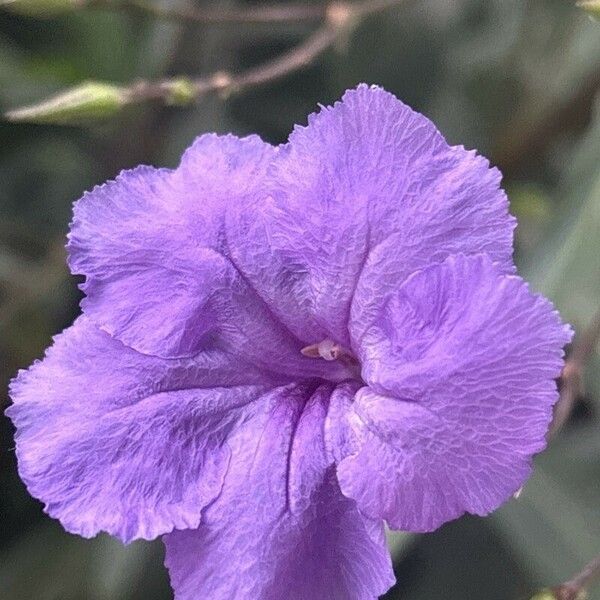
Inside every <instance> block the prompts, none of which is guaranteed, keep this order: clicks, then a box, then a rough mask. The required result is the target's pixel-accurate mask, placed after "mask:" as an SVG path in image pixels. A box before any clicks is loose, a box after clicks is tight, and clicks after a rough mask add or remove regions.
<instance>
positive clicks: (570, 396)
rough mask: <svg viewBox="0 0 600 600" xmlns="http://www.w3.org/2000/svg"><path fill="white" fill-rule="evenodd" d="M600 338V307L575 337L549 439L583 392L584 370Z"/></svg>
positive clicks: (562, 423) (559, 427) (567, 416)
mask: <svg viewBox="0 0 600 600" xmlns="http://www.w3.org/2000/svg"><path fill="white" fill-rule="evenodd" d="M599 339H600V309H598V311H597V312H596V314H595V315H594V317H593V318H592V320H591V322H590V324H589V325H588V327H587V329H585V331H584V332H583V333H582V334H581V335H580V336H578V337H577V338H575V342H574V343H573V349H572V351H571V354H570V356H569V358H568V360H567V361H566V363H565V366H564V369H563V372H562V375H561V380H560V381H561V389H560V399H559V401H558V403H557V404H556V406H555V408H554V418H553V420H552V425H551V427H550V431H549V432H548V439H550V438H552V437H554V436H555V435H556V434H557V433H558V431H559V430H560V429H561V428H562V427H563V425H564V424H565V423H566V422H567V420H568V418H569V416H570V415H571V412H572V411H573V408H574V407H575V404H576V402H577V398H578V397H579V395H580V393H581V382H582V375H583V370H584V368H585V365H586V363H587V361H588V359H589V358H590V356H591V355H592V353H593V352H594V349H595V348H596V345H597V343H598V340H599Z"/></svg>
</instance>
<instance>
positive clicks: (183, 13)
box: [80, 0, 327, 25]
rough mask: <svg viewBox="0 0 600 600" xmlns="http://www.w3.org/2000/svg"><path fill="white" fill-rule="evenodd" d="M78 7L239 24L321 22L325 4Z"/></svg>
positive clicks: (95, 2)
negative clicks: (229, 6) (238, 6)
mask: <svg viewBox="0 0 600 600" xmlns="http://www.w3.org/2000/svg"><path fill="white" fill-rule="evenodd" d="M80 6H81V8H97V9H101V10H104V9H108V10H124V11H127V12H132V13H138V14H147V15H150V16H153V17H156V18H159V19H166V20H172V21H188V22H191V23H199V24H204V25H236V24H241V23H247V24H257V23H269V24H275V23H294V22H305V21H322V20H323V19H325V18H326V16H327V5H320V6H319V5H317V6H314V5H302V4H301V5H294V4H288V5H284V6H282V5H275V4H273V5H269V6H256V7H244V8H241V7H240V8H218V7H208V6H207V7H203V8H195V7H193V6H188V7H174V6H170V7H166V6H158V5H157V4H154V3H148V2H145V1H144V0H88V1H87V2H85V1H84V2H82V3H81V5H80Z"/></svg>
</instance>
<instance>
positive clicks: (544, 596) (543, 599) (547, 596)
mask: <svg viewBox="0 0 600 600" xmlns="http://www.w3.org/2000/svg"><path fill="white" fill-rule="evenodd" d="M531 600H558V599H557V597H556V595H555V594H554V592H553V591H552V590H549V589H545V590H540V591H539V592H538V593H537V594H536V595H535V596H532V597H531Z"/></svg>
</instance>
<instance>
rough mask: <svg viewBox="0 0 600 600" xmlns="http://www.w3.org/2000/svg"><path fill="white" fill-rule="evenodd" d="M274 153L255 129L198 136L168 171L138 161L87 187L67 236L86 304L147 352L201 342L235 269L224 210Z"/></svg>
mask: <svg viewBox="0 0 600 600" xmlns="http://www.w3.org/2000/svg"><path fill="white" fill-rule="evenodd" d="M274 153H275V149H274V148H273V147H272V146H270V145H269V144H266V143H264V142H262V141H261V140H260V139H259V138H258V137H256V136H251V137H248V138H244V139H238V138H235V137H234V136H224V137H218V136H215V135H205V136H202V137H200V138H198V139H197V140H196V142H195V143H194V145H193V146H192V147H191V148H190V149H189V150H188V151H187V152H186V154H185V155H184V157H183V159H182V162H181V165H180V166H179V168H178V169H176V170H175V171H171V170H168V169H153V168H151V167H139V168H137V169H133V170H132V171H124V172H123V173H121V175H119V177H117V179H116V180H115V181H112V182H109V183H107V184H105V185H103V186H99V187H97V188H95V189H94V190H93V191H92V192H90V193H87V194H86V195H84V197H83V198H82V199H81V200H80V201H79V202H78V203H77V204H76V205H75V209H74V219H73V223H72V227H71V233H70V235H69V244H68V250H69V264H70V266H71V269H72V271H73V272H74V273H80V274H83V275H85V276H86V281H85V283H84V284H83V286H82V289H83V290H84V291H85V293H86V294H87V297H86V298H85V299H84V300H83V302H82V308H83V310H84V312H85V313H86V314H88V315H89V316H90V317H91V318H92V320H93V321H94V322H95V323H97V324H98V325H99V326H100V327H101V328H102V329H104V330H105V331H107V332H109V333H110V334H111V335H113V336H114V337H116V338H118V339H119V340H121V341H122V342H124V343H125V344H126V345H128V346H130V347H132V348H134V349H136V350H138V351H140V352H144V353H146V354H153V355H157V356H163V357H176V356H191V355H193V354H194V353H196V352H197V351H198V350H200V349H201V347H202V344H203V341H204V339H205V337H206V336H207V335H208V334H209V333H210V332H211V330H212V329H213V328H214V326H215V324H216V323H215V322H216V319H217V317H218V313H219V311H220V307H221V305H222V303H220V302H219V301H218V296H219V293H220V292H221V291H223V290H229V288H231V286H232V285H233V282H234V281H235V280H236V279H237V278H238V273H237V272H236V270H235V268H234V267H233V265H232V264H231V263H230V262H229V261H228V260H227V258H225V256H223V248H222V245H223V242H222V230H223V213H224V210H225V209H226V207H227V206H228V205H232V204H235V203H236V202H237V201H238V198H240V197H243V196H244V194H247V193H250V192H251V191H252V190H253V189H254V188H256V187H259V186H260V185H261V181H262V178H263V175H264V171H265V169H266V167H267V165H268V163H269V161H270V159H271V157H272V155H273V154H274Z"/></svg>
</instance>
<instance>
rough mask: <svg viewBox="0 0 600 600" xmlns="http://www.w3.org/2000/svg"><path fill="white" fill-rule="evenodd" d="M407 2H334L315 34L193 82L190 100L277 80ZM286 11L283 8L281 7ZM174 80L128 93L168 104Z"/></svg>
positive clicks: (141, 86) (139, 84)
mask: <svg viewBox="0 0 600 600" xmlns="http://www.w3.org/2000/svg"><path fill="white" fill-rule="evenodd" d="M403 2H405V0H364V1H363V2H332V3H330V4H329V5H327V6H326V7H324V8H323V9H322V10H323V13H322V16H323V18H324V23H323V25H322V26H321V27H319V29H317V30H316V31H315V32H314V33H313V34H312V35H310V36H309V37H308V38H307V39H306V40H305V41H303V42H302V43H301V44H299V45H298V46H296V47H294V48H292V49H291V50H289V51H288V52H285V53H283V54H282V55H280V56H278V57H276V58H274V59H272V60H269V61H267V62H265V63H263V64H261V65H258V66H257V67H253V68H251V69H248V70H247V71H243V72H242V73H238V74H232V73H228V72H225V71H219V72H217V73H213V74H212V75H209V76H208V77H204V78H200V79H195V80H191V81H190V83H191V86H190V89H189V95H190V96H193V97H190V99H189V100H190V101H195V100H198V99H199V98H201V97H203V96H205V95H207V94H209V93H211V92H216V93H219V94H221V95H222V96H224V97H227V96H230V95H232V94H239V93H240V92H243V91H245V90H247V89H248V88H252V87H257V86H260V85H263V84H265V83H268V82H271V81H275V80H277V79H280V78H281V77H284V76H285V75H288V74H290V73H293V72H295V71H298V70H300V69H302V68H305V67H307V66H308V65H310V64H312V63H313V62H314V61H315V60H316V59H317V58H318V57H319V56H320V55H321V54H323V52H325V51H326V50H327V49H328V48H330V47H331V46H333V45H334V44H335V43H336V42H337V41H338V40H340V39H341V38H343V36H344V35H346V34H347V33H348V32H349V31H351V30H352V29H353V28H354V27H356V26H357V25H358V23H359V22H360V21H361V20H362V19H364V18H366V17H368V16H370V15H372V14H375V13H378V12H381V11H383V10H385V9H387V8H391V7H393V6H397V5H400V4H402V3H403ZM282 10H283V8H282ZM172 89H173V80H166V81H162V82H147V81H140V82H137V83H135V84H134V85H133V86H131V87H130V88H129V89H128V90H127V93H128V94H129V97H130V98H131V99H132V100H133V101H134V102H139V101H143V100H153V99H159V100H164V101H167V102H169V99H170V96H171V95H172Z"/></svg>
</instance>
